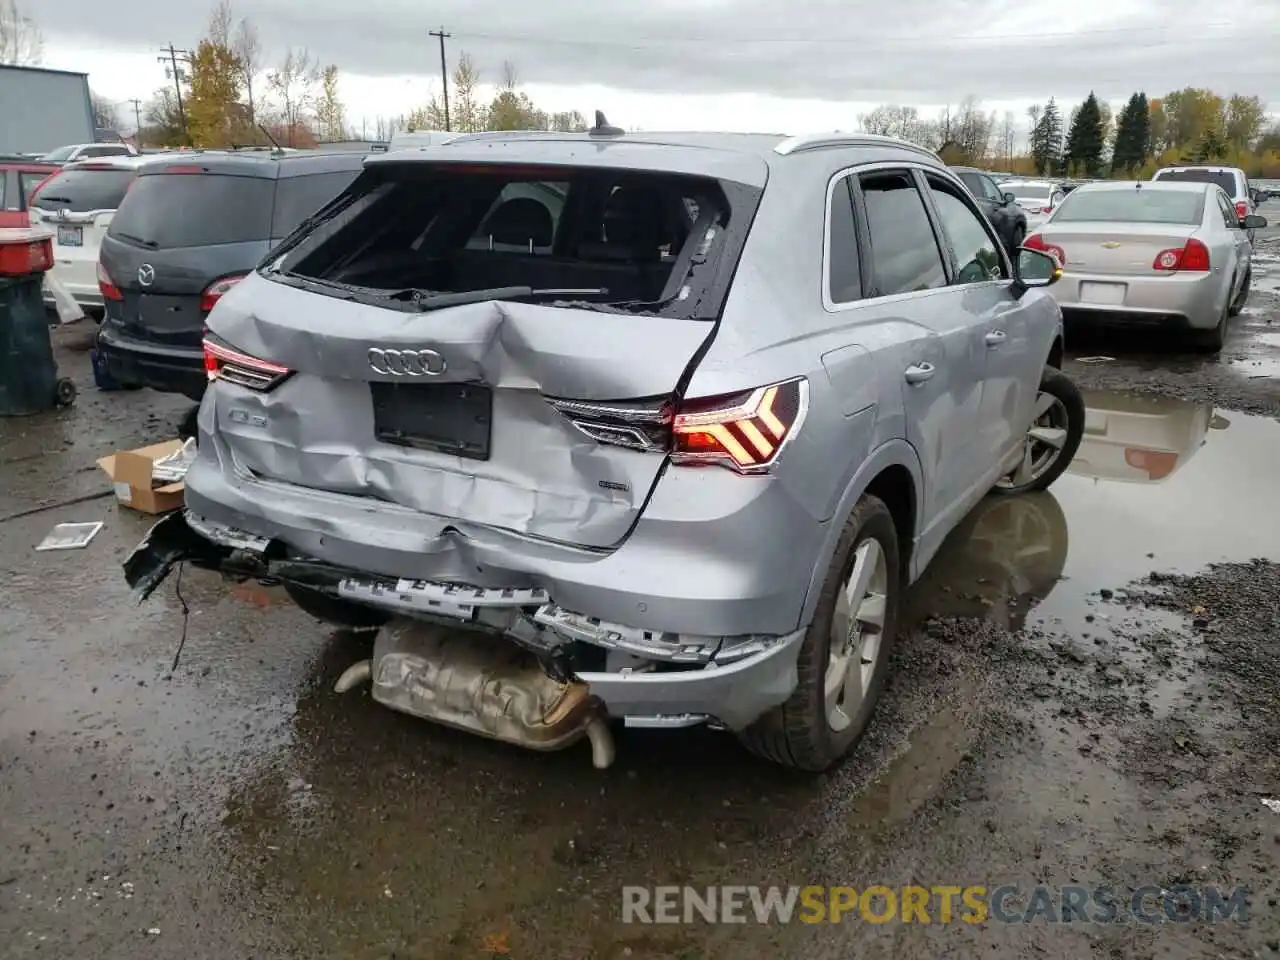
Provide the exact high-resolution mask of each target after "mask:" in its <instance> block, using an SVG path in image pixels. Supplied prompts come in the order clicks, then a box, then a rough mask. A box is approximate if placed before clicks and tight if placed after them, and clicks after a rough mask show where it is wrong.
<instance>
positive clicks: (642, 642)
mask: <svg viewBox="0 0 1280 960" xmlns="http://www.w3.org/2000/svg"><path fill="white" fill-rule="evenodd" d="M180 562H187V563H190V564H191V565H193V566H196V567H200V568H204V569H209V570H216V571H220V572H222V573H224V574H227V575H230V576H241V577H272V578H275V579H278V580H281V581H284V582H287V583H294V584H298V585H301V586H306V587H310V588H312V589H317V590H322V591H324V592H326V593H329V594H331V595H333V596H335V597H337V598H340V599H345V600H349V601H351V602H353V603H360V604H364V605H366V606H371V607H376V608H379V609H383V610H386V611H387V612H388V613H391V614H395V615H399V616H402V617H417V618H420V619H425V620H431V621H435V622H438V623H442V624H444V625H449V626H457V627H464V628H471V629H475V630H480V631H483V632H487V633H490V634H497V635H500V636H504V637H506V638H507V639H508V640H510V641H512V642H514V643H516V644H518V645H519V646H521V647H524V648H525V649H526V650H529V651H532V652H534V653H537V654H538V655H539V656H540V657H543V658H544V660H555V659H556V658H557V657H559V656H560V655H561V654H562V653H563V652H564V651H565V650H566V649H568V648H569V647H570V646H571V645H574V644H586V645H589V646H590V647H593V648H597V649H598V650H600V651H603V656H601V657H600V658H599V660H600V662H601V663H602V664H603V666H604V669H599V670H597V669H592V670H583V669H579V668H576V667H575V668H574V669H573V671H572V679H573V680H574V681H576V682H580V683H583V684H586V686H587V689H588V692H589V693H590V695H591V697H592V698H594V699H595V700H597V701H599V702H600V703H601V704H603V706H604V708H605V710H606V712H607V713H608V714H609V715H610V716H613V717H619V718H625V720H626V722H627V723H628V725H631V726H646V727H678V726H688V725H692V724H694V723H699V722H702V721H707V720H710V721H713V722H715V723H718V724H721V725H723V726H725V727H727V728H728V729H730V730H741V729H744V728H745V727H747V726H748V725H750V724H751V723H752V722H753V721H755V720H756V719H757V718H758V717H760V716H761V715H762V714H764V713H766V712H767V711H768V710H770V709H772V708H773V707H775V706H777V705H779V704H781V703H782V702H783V701H785V700H786V699H787V698H788V697H789V696H790V695H791V692H792V691H793V690H794V689H795V685H796V682H797V676H796V660H797V657H798V655H799V648H800V643H801V640H802V639H803V635H804V632H803V631H802V630H801V631H796V632H793V633H789V634H785V635H781V636H762V635H748V636H736V637H706V636H690V635H687V634H670V633H661V634H660V633H655V632H653V631H648V630H642V629H639V628H633V627H628V626H626V625H623V624H614V623H607V622H603V621H601V620H599V619H597V618H595V617H592V616H589V615H587V614H583V613H577V612H574V611H570V610H566V609H563V608H561V607H559V606H557V605H556V603H555V602H554V598H552V597H551V596H550V595H549V594H548V592H547V591H546V590H544V589H541V588H539V587H536V586H521V587H479V586H472V585H467V584H459V583H436V582H431V581H424V580H405V579H395V578H391V577H380V576H375V575H370V574H367V573H364V572H361V571H356V570H350V569H346V568H343V567H340V566H337V565H335V564H332V563H327V562H324V561H318V560H312V559H308V558H305V557H297V556H292V555H290V553H289V551H288V549H287V547H286V546H285V545H284V544H282V543H280V542H279V541H275V540H270V539H267V538H264V537H259V536H256V535H254V534H250V533H246V532H244V531H239V530H235V529H233V528H231V527H227V526H224V525H222V524H217V523H213V522H211V521H209V520H207V519H204V518H202V517H199V516H197V515H195V514H193V513H191V512H190V511H185V512H177V513H174V514H171V515H169V516H168V517H165V518H164V519H163V520H161V521H160V522H159V523H157V524H156V525H155V526H154V527H153V528H152V529H151V531H150V532H149V533H148V534H147V537H146V538H145V539H144V540H143V541H142V543H140V544H139V545H138V546H137V548H135V549H134V551H133V552H132V554H130V556H129V557H128V559H127V560H126V561H125V564H124V568H125V578H126V580H127V581H128V583H129V585H130V587H132V588H133V590H134V594H135V597H136V598H137V600H138V602H141V601H143V600H145V599H146V598H147V597H148V596H150V595H151V593H152V592H153V591H154V590H155V589H156V588H157V587H158V586H159V585H160V584H161V583H163V581H164V579H165V577H166V576H167V575H168V573H169V571H170V570H171V569H172V568H173V567H174V566H175V565H176V564H178V563H180Z"/></svg>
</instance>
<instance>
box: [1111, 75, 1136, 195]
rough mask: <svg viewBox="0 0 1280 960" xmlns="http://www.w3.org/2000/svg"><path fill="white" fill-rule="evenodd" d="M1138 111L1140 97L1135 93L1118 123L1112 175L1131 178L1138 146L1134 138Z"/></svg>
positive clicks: (1122, 111) (1112, 155) (1113, 146)
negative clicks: (1122, 175)
mask: <svg viewBox="0 0 1280 960" xmlns="http://www.w3.org/2000/svg"><path fill="white" fill-rule="evenodd" d="M1137 109H1138V95H1137V94H1136V93H1135V94H1133V96H1131V97H1130V98H1129V102H1128V103H1126V104H1125V105H1124V109H1123V110H1121V111H1120V118H1119V119H1118V120H1117V121H1116V138H1115V142H1114V143H1113V144H1112V146H1111V174H1112V176H1115V175H1117V174H1124V175H1125V176H1131V175H1132V173H1133V169H1134V167H1136V166H1137V163H1136V162H1135V154H1136V149H1135V147H1136V145H1135V143H1134V138H1135V135H1136V132H1137V129H1136V123H1137V117H1136V116H1135V112H1136V111H1137Z"/></svg>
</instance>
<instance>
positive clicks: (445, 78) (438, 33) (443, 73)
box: [428, 27, 453, 131]
mask: <svg viewBox="0 0 1280 960" xmlns="http://www.w3.org/2000/svg"><path fill="white" fill-rule="evenodd" d="M428 33H429V34H430V35H431V36H433V37H439V38H440V82H441V84H443V85H444V128H445V130H446V131H450V130H452V129H453V128H452V127H450V126H449V67H448V64H447V63H446V62H445V58H444V42H445V40H446V39H447V38H449V37H452V36H453V34H451V33H445V32H444V27H441V28H440V29H439V30H430V31H428Z"/></svg>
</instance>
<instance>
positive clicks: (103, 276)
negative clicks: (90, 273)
mask: <svg viewBox="0 0 1280 960" xmlns="http://www.w3.org/2000/svg"><path fill="white" fill-rule="evenodd" d="M98 292H99V293H101V294H102V299H103V300H114V301H115V302H117V303H119V302H120V301H121V300H123V299H124V294H123V293H121V292H120V288H119V287H117V286H116V284H115V281H114V280H112V279H111V274H109V273H107V268H106V267H104V266H103V265H102V261H101V260H99V261H98Z"/></svg>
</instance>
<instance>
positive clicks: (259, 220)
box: [98, 151, 364, 400]
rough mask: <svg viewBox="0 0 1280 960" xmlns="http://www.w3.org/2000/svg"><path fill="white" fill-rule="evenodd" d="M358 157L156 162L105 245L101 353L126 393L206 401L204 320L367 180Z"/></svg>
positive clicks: (211, 154) (247, 156) (220, 156)
mask: <svg viewBox="0 0 1280 960" xmlns="http://www.w3.org/2000/svg"><path fill="white" fill-rule="evenodd" d="M363 164H364V156H363V155H362V154H359V153H349V152H348V153H331V154H315V153H310V152H308V153H297V154H294V153H275V152H270V153H249V152H243V153H240V152H234V151H231V152H216V151H208V152H200V153H190V154H185V155H182V156H181V158H177V157H175V158H174V160H173V161H172V162H169V163H159V164H152V165H148V166H147V167H146V168H145V169H142V170H140V171H139V174H138V178H137V180H136V181H135V182H134V184H133V186H132V188H131V189H130V190H129V192H128V194H127V195H126V196H125V198H124V201H123V202H122V203H121V204H120V208H119V209H118V210H117V211H116V213H115V217H114V218H113V219H112V221H111V226H110V228H109V229H108V231H107V235H106V236H105V237H104V238H103V240H102V252H101V255H100V257H99V260H98V285H99V288H100V289H101V291H102V299H103V303H104V304H105V306H106V316H105V319H104V320H103V323H102V329H101V331H100V332H99V334H98V348H99V350H100V351H101V353H102V358H103V361H104V363H105V366H106V369H107V372H108V373H109V374H110V376H111V378H112V379H114V380H115V381H117V382H118V383H119V384H120V385H121V386H125V387H139V386H141V387H151V388H152V389H153V390H161V391H165V392H167V393H181V394H185V395H186V396H188V397H190V398H191V399H193V400H199V399H200V398H201V397H202V396H203V395H204V389H205V385H206V384H207V383H208V379H207V377H206V374H205V370H204V353H203V350H202V349H201V341H202V339H203V337H204V324H205V318H206V317H207V316H208V315H209V311H210V310H212V309H213V306H214V304H215V303H217V302H218V298H219V297H221V296H222V295H223V294H224V293H226V292H227V291H228V290H230V289H231V288H232V287H233V286H234V285H235V284H236V283H237V282H239V281H240V279H241V278H243V277H244V276H245V274H247V273H249V272H250V271H251V270H253V268H254V267H255V266H257V264H258V262H259V261H260V260H261V259H262V258H263V257H264V256H266V254H267V253H268V251H270V249H271V247H272V246H274V245H275V244H276V243H277V242H278V241H280V240H281V239H283V238H284V237H286V236H288V235H289V234H290V233H292V232H293V231H294V229H295V228H296V227H297V226H298V225H299V224H300V223H301V222H302V221H303V220H304V219H306V218H307V217H308V216H310V215H311V214H313V213H315V212H316V211H317V210H319V209H320V208H321V207H322V206H324V205H325V204H326V203H328V202H329V201H330V200H332V199H333V198H334V197H336V196H337V195H338V194H339V193H341V192H342V191H343V190H345V189H346V187H347V185H348V184H350V183H351V181H352V180H354V179H355V178H356V176H357V175H358V174H359V173H360V169H361V167H362V166H363Z"/></svg>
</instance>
